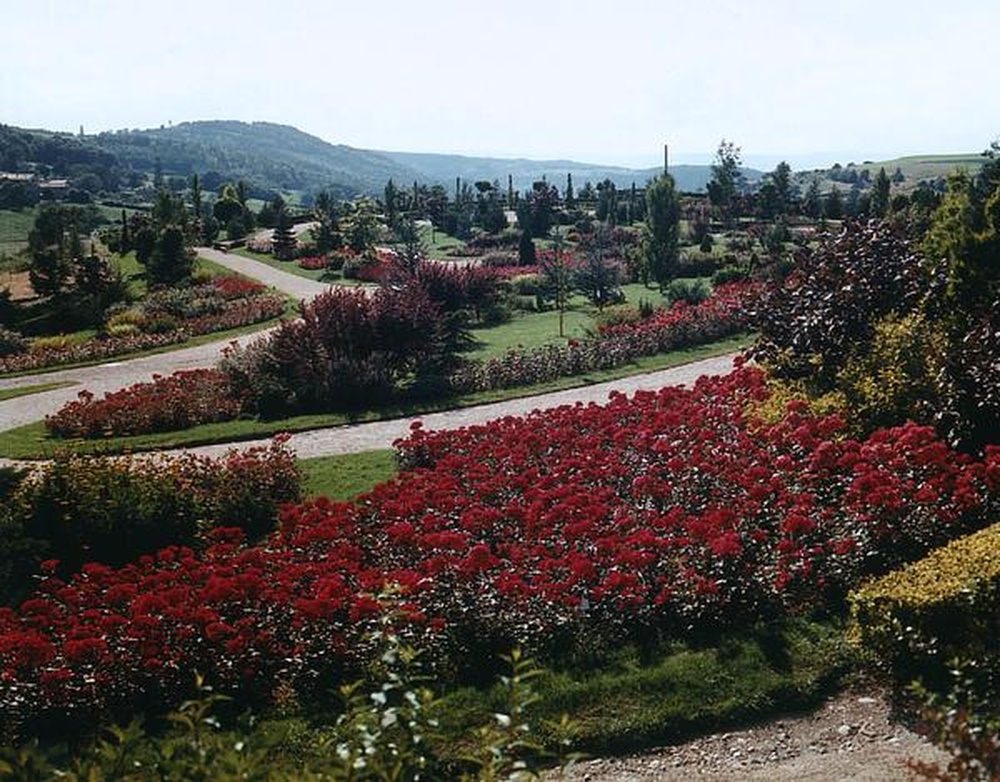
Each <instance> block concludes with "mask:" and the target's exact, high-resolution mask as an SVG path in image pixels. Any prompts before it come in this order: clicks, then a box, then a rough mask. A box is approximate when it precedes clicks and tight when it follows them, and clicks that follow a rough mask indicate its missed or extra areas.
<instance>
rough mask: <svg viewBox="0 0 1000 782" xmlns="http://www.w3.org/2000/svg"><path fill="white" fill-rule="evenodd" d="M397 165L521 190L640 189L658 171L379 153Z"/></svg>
mask: <svg viewBox="0 0 1000 782" xmlns="http://www.w3.org/2000/svg"><path fill="white" fill-rule="evenodd" d="M380 154H383V155H385V156H386V157H389V158H391V159H393V160H395V161H396V162H397V163H400V164H402V165H405V166H408V167H409V168H412V169H415V170H416V171H417V172H419V173H420V175H421V178H422V179H426V180H430V181H432V182H437V183H440V184H446V183H449V182H451V181H453V180H454V179H455V177H461V178H462V179H464V180H467V181H470V182H476V181H479V180H485V181H488V182H492V181H494V180H496V181H499V182H500V184H501V185H502V186H506V184H507V176H508V175H510V176H512V177H513V178H514V187H516V188H517V189H519V190H524V189H525V188H528V187H530V186H531V183H532V182H536V181H538V180H540V179H542V178H545V179H547V180H548V181H549V182H552V183H553V184H556V185H558V186H559V187H562V186H563V185H564V184H565V182H566V175H567V174H572V175H573V182H574V185H575V186H576V187H580V186H581V185H583V183H584V182H591V183H592V184H597V183H598V182H603V181H604V180H605V179H610V180H611V181H612V182H614V183H615V186H616V187H618V188H627V187H629V186H630V185H631V184H632V183H633V182H635V184H636V185H638V186H640V187H641V186H643V185H644V184H646V182H647V181H648V180H649V179H652V178H653V177H654V176H656V175H658V174H659V173H660V172H661V169H660V168H658V167H657V168H624V167H621V166H602V165H600V164H595V163H580V162H578V161H574V160H529V159H526V158H494V157H469V156H465V155H438V154H429V153H419V152H382V153H380ZM670 173H671V174H672V175H673V177H674V179H675V180H676V181H677V185H678V187H679V188H680V189H681V190H684V191H688V192H694V191H698V190H704V189H705V186H706V185H707V184H708V181H709V179H711V177H712V169H711V166H692V165H678V166H671V168H670ZM745 173H746V176H747V180H748V181H750V182H755V181H757V180H758V179H760V176H761V173H760V172H759V171H755V170H753V169H746V170H745Z"/></svg>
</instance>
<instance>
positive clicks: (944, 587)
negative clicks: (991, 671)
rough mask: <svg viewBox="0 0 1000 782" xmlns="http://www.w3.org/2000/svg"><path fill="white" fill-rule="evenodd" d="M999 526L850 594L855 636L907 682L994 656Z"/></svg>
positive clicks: (999, 622)
mask: <svg viewBox="0 0 1000 782" xmlns="http://www.w3.org/2000/svg"><path fill="white" fill-rule="evenodd" d="M998 597H1000V524H995V525H993V526H991V527H987V528H986V529H983V530H980V531H979V532H976V533H974V534H972V535H968V536H966V537H964V538H959V539H958V540H954V541H952V542H951V543H949V544H948V545H946V546H944V547H942V548H939V549H937V550H935V551H933V552H931V553H930V554H929V555H928V556H926V557H925V558H924V559H922V560H920V561H918V562H914V563H913V564H911V565H909V566H907V567H905V568H903V569H901V570H897V571H895V572H893V573H889V574H888V575H886V576H883V577H882V578H880V579H878V580H876V581H873V582H871V583H869V584H867V585H865V586H864V587H862V588H860V589H858V590H856V591H855V592H853V593H852V594H851V597H850V602H851V637H852V639H853V640H854V641H855V643H858V644H860V645H861V646H862V647H863V648H866V649H868V650H870V651H873V652H874V653H875V654H876V655H877V656H878V657H880V658H881V660H882V661H883V662H885V663H888V664H889V665H890V667H891V668H892V669H893V670H894V671H895V672H896V674H897V675H898V676H899V677H900V678H902V679H904V680H905V679H907V678H912V677H914V676H916V675H918V674H922V673H928V672H929V673H930V674H931V675H933V674H934V673H935V671H934V670H930V671H928V667H927V666H928V665H930V666H931V668H932V669H933V668H935V667H936V668H937V669H939V670H938V671H937V673H941V672H942V671H943V669H945V668H946V667H947V665H948V662H949V660H950V659H951V658H952V657H955V656H959V655H960V656H962V657H964V658H966V659H973V660H982V659H984V658H985V657H992V656H994V655H996V647H995V640H996V634H997V631H998V629H1000V600H998Z"/></svg>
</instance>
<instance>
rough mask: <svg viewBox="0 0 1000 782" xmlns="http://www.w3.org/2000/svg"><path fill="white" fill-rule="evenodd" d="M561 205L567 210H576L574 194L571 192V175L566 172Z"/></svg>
mask: <svg viewBox="0 0 1000 782" xmlns="http://www.w3.org/2000/svg"><path fill="white" fill-rule="evenodd" d="M563 203H564V204H565V205H566V208H567V209H575V208H576V193H575V192H574V190H573V174H572V173H570V172H568V171H567V172H566V190H565V192H564V193H563Z"/></svg>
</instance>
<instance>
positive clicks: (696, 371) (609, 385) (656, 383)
mask: <svg viewBox="0 0 1000 782" xmlns="http://www.w3.org/2000/svg"><path fill="white" fill-rule="evenodd" d="M737 355H738V354H736V353H729V354H727V355H724V356H719V357H717V358H708V359H704V360H702V361H694V362H692V363H690V364H682V365H681V366H677V367H671V368H670V369H661V370H659V371H657V372H650V373H647V374H645V375H634V376H632V377H626V378H621V379H620V380H611V381H608V382H606V383H595V384H594V385H590V386H582V387H578V388H570V389H566V390H565V391H554V392H552V393H548V394H539V395H537V396H527V397H521V398H519V399H510V400H507V401H505V402H494V403H492V404H485V405H477V406H476V407H463V408H458V409H455V410H445V411H443V412H440V413H427V414H425V415H418V416H410V417H406V418H394V419H391V420H388V421H371V422H368V423H362V424H347V425H343V426H334V427H330V428H327V429H312V430H310V431H307V432H298V433H296V434H293V435H291V439H290V440H289V441H288V446H289V448H291V450H293V451H294V452H295V454H296V455H297V456H298V457H299V458H300V459H309V458H312V457H315V456H332V455H335V454H347V453H359V452H361V451H370V450H374V449H376V448H389V447H391V446H392V443H393V441H394V440H397V439H399V438H401V437H406V435H407V434H409V432H410V424H411V423H412V422H413V421H422V422H423V424H424V426H425V427H426V428H427V429H459V428H461V427H463V426H473V425H476V424H485V423H486V422H487V421H492V420H494V419H497V418H503V417H505V416H518V415H525V414H526V413H530V412H531V411H532V410H545V409H548V408H553V407H559V406H560V405H573V404H602V403H604V402H607V401H608V395H609V394H611V393H612V392H615V391H617V392H620V393H623V394H632V393H635V392H636V391H640V390H642V391H655V390H657V389H660V388H663V387H664V386H671V385H690V384H691V383H693V382H694V381H695V380H697V379H698V378H699V377H701V376H703V375H720V374H726V373H728V372H730V371H731V370H732V368H733V359H734V358H736V356H737ZM267 442H268V440H267V439H262V440H249V441H245V442H240V443H237V444H235V446H234V444H231V443H230V444H218V445H206V446H200V447H196V448H185V449H181V450H184V451H187V452H191V453H199V454H203V455H206V456H219V455H221V454H223V453H225V452H226V451H228V450H231V449H232V448H233V447H238V448H240V449H243V448H251V447H253V446H259V445H266V444H267Z"/></svg>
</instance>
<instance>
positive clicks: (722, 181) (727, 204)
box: [708, 139, 743, 226]
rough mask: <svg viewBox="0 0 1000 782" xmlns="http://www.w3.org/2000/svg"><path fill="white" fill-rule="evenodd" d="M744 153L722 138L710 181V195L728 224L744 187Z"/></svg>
mask: <svg viewBox="0 0 1000 782" xmlns="http://www.w3.org/2000/svg"><path fill="white" fill-rule="evenodd" d="M742 165H743V153H742V150H740V148H739V147H738V146H736V145H735V144H734V143H733V142H732V141H726V139H722V141H720V142H719V148H718V149H717V150H716V152H715V162H714V163H713V164H712V180H711V181H710V182H709V183H708V197H709V200H710V201H711V202H712V204H713V205H714V206H716V207H718V208H719V211H720V212H721V213H722V216H723V218H724V219H725V221H726V223H727V225H730V226H731V225H732V222H733V218H734V216H735V209H736V198H737V196H738V195H739V194H740V191H741V190H742V187H743V171H742V168H741V167H742Z"/></svg>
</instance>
